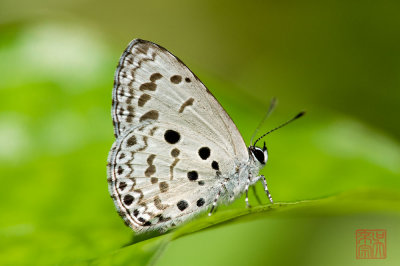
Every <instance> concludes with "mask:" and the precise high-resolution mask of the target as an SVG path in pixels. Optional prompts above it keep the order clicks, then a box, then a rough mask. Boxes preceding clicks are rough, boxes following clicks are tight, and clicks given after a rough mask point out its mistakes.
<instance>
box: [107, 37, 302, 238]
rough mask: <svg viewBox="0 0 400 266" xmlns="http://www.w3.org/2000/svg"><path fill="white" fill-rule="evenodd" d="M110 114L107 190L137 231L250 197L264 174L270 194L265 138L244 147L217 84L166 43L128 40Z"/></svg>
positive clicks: (167, 224)
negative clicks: (210, 84)
mask: <svg viewBox="0 0 400 266" xmlns="http://www.w3.org/2000/svg"><path fill="white" fill-rule="evenodd" d="M298 116H299V115H298ZM112 118H113V124H114V134H115V137H116V141H115V143H114V144H113V146H112V148H111V151H110V153H109V157H108V182H109V191H110V194H111V197H112V198H113V199H114V203H115V206H116V207H117V210H118V212H119V214H120V215H121V216H122V218H123V219H124V220H125V222H126V224H127V225H129V226H130V227H131V228H132V229H133V230H134V231H136V232H145V231H149V230H155V229H159V230H164V231H165V230H167V229H168V228H170V227H172V226H176V225H178V224H181V223H182V222H184V221H186V220H188V219H190V218H191V217H193V216H194V215H196V214H198V213H200V212H202V211H204V210H206V209H209V208H211V211H210V213H209V214H211V212H212V210H213V208H214V207H215V206H216V205H217V204H220V203H230V202H232V201H233V200H234V199H236V198H237V197H239V196H240V195H241V194H242V193H243V192H246V203H248V200H247V191H248V188H249V186H250V185H252V184H254V183H255V182H257V181H258V180H259V179H262V181H263V184H264V188H265V191H266V193H267V195H268V197H269V199H270V201H271V202H272V198H271V196H270V194H269V192H268V188H267V182H266V180H265V177H264V176H262V175H258V173H259V170H260V169H261V168H262V167H264V166H265V163H266V162H267V159H268V153H267V148H266V147H265V143H264V147H263V148H259V147H256V146H255V145H250V146H249V147H246V144H245V142H244V141H243V138H242V136H241V135H240V133H239V131H238V129H237V127H236V125H235V124H234V123H233V121H232V119H231V118H230V117H229V115H228V114H227V113H226V112H225V110H224V109H223V108H222V106H221V105H220V104H219V103H218V101H217V100H216V99H215V98H214V96H213V95H212V94H211V92H210V91H209V90H208V89H207V88H206V87H205V86H204V85H203V83H201V81H200V80H199V79H198V78H197V77H196V76H195V75H194V74H193V73H192V72H191V71H190V70H189V68H188V67H186V65H185V64H184V63H183V62H182V61H180V60H179V59H178V58H177V57H175V56H174V55H173V54H171V53H170V52H168V51H167V50H166V49H164V48H162V47H161V46H158V45H157V44H154V43H152V42H148V41H144V40H140V39H135V40H133V41H132V42H131V43H130V44H129V46H128V47H127V48H126V50H125V52H124V53H123V55H122V57H121V59H120V61H119V65H118V67H117V70H116V73H115V78H114V89H113V94H112ZM296 118H297V117H296ZM257 141H258V140H257ZM257 141H256V142H257Z"/></svg>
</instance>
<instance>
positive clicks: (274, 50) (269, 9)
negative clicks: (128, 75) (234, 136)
mask: <svg viewBox="0 0 400 266" xmlns="http://www.w3.org/2000/svg"><path fill="white" fill-rule="evenodd" d="M17 5H18V6H17ZM21 6H24V8H20V7H21ZM398 7H399V3H398V2H396V1H381V2H379V3H378V2H374V1H364V2H362V3H356V2H348V1H342V2H341V1H324V2H318V1H308V2H295V1H283V2H271V1H264V2H260V1H253V2H249V3H248V4H243V2H235V1H229V2H227V1H202V2H200V1H191V2H185V4H183V3H182V2H179V1H159V2H153V3H149V2H145V1H142V2H136V1H130V2H123V1H112V2H100V3H99V2H97V1H96V2H95V1H91V0H86V1H79V2H78V1H68V2H67V1H56V2H48V1H27V0H22V1H18V2H15V1H11V0H3V1H1V2H0V58H1V59H2V60H0V77H1V82H0V178H1V183H2V186H1V187H2V188H1V193H0V209H1V219H0V264H2V265H3V264H12V265H13V264H77V265H79V264H82V265H85V264H95V265H96V264H103V265H109V264H120V265H126V264H131V265H135V264H136V265H141V264H145V263H149V262H157V263H158V264H161V265H188V264H190V265H205V264H207V265H221V264H230V265H243V264H249V265H250V264H252V265H264V264H267V263H271V264H286V265H293V264H296V265H349V264H355V265H357V264H360V265H362V264H363V263H365V261H357V260H355V236H354V234H355V230H356V229H363V228H369V229H376V228H382V229H387V231H388V244H387V245H388V258H387V259H386V260H385V261H383V262H384V263H385V265H399V262H400V255H399V254H396V252H395V250H397V249H399V242H398V239H399V237H400V226H399V224H400V223H399V207H398V206H399V198H400V148H399V147H400V146H399V145H400V144H399V141H398V140H399V138H400V133H399V132H400V125H399V123H398V122H396V121H397V120H398V119H397V115H398V114H399V110H398V108H399V107H398V102H399V98H400V90H399V87H400V86H399V82H400V79H399V70H400V67H399V62H400V60H399V56H400V51H399V49H398V43H399V40H398V39H399V36H400V34H398V31H399V29H400V27H399V22H400V20H399V19H398V15H397V10H398ZM134 37H141V38H143V39H148V40H151V41H154V42H156V43H159V44H161V45H163V46H165V47H166V48H168V49H169V50H171V51H172V52H173V53H174V54H176V55H177V56H178V57H180V58H181V59H182V60H183V61H184V62H186V63H187V64H188V66H190V68H191V69H192V70H193V71H194V72H195V73H196V74H198V76H199V77H200V78H201V79H202V80H203V82H204V83H205V84H206V85H207V86H208V88H209V89H210V90H211V91H212V92H213V94H214V95H215V96H216V98H217V99H218V100H219V101H220V102H221V104H222V105H223V106H224V107H225V109H226V110H227V111H228V113H229V114H230V115H231V117H232V118H233V120H234V121H235V122H236V123H237V125H238V128H239V129H240V130H241V132H242V134H243V137H244V139H245V140H247V141H248V140H249V139H250V136H251V134H252V133H253V130H254V128H255V126H256V125H257V124H258V122H259V119H261V118H262V116H263V115H264V113H265V111H266V109H267V107H268V103H269V100H270V99H271V97H272V96H277V97H278V99H279V100H280V105H279V106H278V109H277V110H276V111H275V112H274V114H273V115H272V116H271V117H270V119H269V120H268V121H267V125H265V126H264V127H263V129H262V130H268V129H269V128H272V127H273V126H276V125H278V124H280V123H281V122H282V121H284V120H285V119H287V118H289V117H290V116H291V115H292V114H294V113H296V112H297V111H299V110H300V109H302V108H306V109H307V111H308V113H307V116H305V117H304V118H302V119H301V120H299V121H297V122H295V123H294V124H292V125H290V126H288V127H287V128H285V129H282V130H280V131H279V132H276V133H274V134H271V135H270V136H268V138H266V141H267V145H268V148H269V152H270V158H269V162H268V165H267V166H266V168H265V169H264V170H263V174H265V175H266V176H267V179H268V184H269V187H270V190H271V193H272V196H273V197H274V199H275V201H277V202H282V204H275V205H273V206H270V205H265V204H267V199H266V197H263V189H262V186H261V184H257V186H256V189H257V191H258V195H259V196H260V198H261V200H262V204H261V205H258V203H257V201H256V200H255V197H254V196H253V195H251V197H250V203H251V204H252V205H253V206H254V207H253V208H252V209H246V208H245V204H244V200H243V198H241V199H239V200H238V201H236V202H235V203H233V204H232V205H230V206H221V207H219V208H218V211H217V213H216V214H215V215H213V216H212V217H211V218H209V217H200V218H198V219H195V220H194V221H192V222H190V223H188V224H186V225H184V226H182V227H180V228H178V229H177V230H176V231H173V232H171V233H168V234H165V235H162V236H158V237H154V238H151V239H148V240H144V241H140V242H137V241H138V240H140V238H138V236H133V232H132V231H131V230H130V229H129V228H127V227H125V226H124V225H123V223H122V220H121V219H120V217H119V216H118V215H117V213H116V212H115V208H114V206H113V202H112V200H111V199H110V198H109V195H108V191H107V182H106V158H107V154H108V151H109V148H110V147H111V144H112V142H113V130H112V124H111V117H110V105H111V88H112V82H113V74H114V71H115V66H116V64H117V62H118V58H119V56H120V54H121V53H122V51H123V49H124V48H125V45H126V44H127V43H128V42H129V41H130V39H132V38H134ZM304 200H311V201H310V202H308V201H307V202H303V201H304ZM299 201H300V203H299V204H292V203H295V202H299ZM142 238H144V237H142ZM133 242H136V243H134V244H133Z"/></svg>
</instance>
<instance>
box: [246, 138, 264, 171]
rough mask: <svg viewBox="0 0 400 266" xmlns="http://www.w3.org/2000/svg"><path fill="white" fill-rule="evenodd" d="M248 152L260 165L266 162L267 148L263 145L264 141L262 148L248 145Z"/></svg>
mask: <svg viewBox="0 0 400 266" xmlns="http://www.w3.org/2000/svg"><path fill="white" fill-rule="evenodd" d="M249 152H250V155H251V156H252V158H253V160H254V161H256V162H259V163H260V164H261V165H262V166H264V165H265V164H266V163H267V160H268V150H267V147H266V146H265V141H264V147H263V148H260V147H257V146H250V147H249Z"/></svg>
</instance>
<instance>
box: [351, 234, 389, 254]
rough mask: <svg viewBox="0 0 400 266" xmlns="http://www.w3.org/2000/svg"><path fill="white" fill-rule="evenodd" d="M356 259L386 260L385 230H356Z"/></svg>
mask: <svg viewBox="0 0 400 266" xmlns="http://www.w3.org/2000/svg"><path fill="white" fill-rule="evenodd" d="M356 258H357V259H386V230H385V229H376V230H369V229H358V230H356Z"/></svg>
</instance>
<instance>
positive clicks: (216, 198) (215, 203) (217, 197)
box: [208, 190, 221, 216]
mask: <svg viewBox="0 0 400 266" xmlns="http://www.w3.org/2000/svg"><path fill="white" fill-rule="evenodd" d="M220 195H221V190H220V191H218V194H217V196H216V197H215V199H214V202H213V204H212V207H211V210H210V212H209V213H208V216H211V214H212V212H213V210H214V208H215V206H217V201H218V199H219V196H220Z"/></svg>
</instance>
